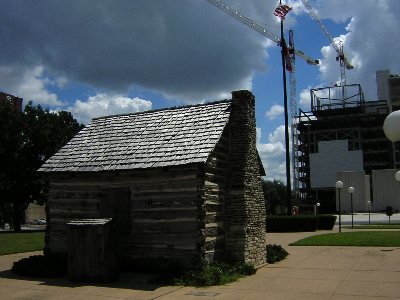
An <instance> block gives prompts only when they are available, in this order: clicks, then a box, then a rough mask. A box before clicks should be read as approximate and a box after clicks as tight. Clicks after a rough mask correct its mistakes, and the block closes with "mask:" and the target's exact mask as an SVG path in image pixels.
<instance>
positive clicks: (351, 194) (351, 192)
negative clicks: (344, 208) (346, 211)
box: [347, 186, 354, 229]
mask: <svg viewBox="0 0 400 300" xmlns="http://www.w3.org/2000/svg"><path fill="white" fill-rule="evenodd" d="M347 191H348V192H349V194H350V209H351V228H352V229H353V215H354V214H353V193H354V188H353V187H352V186H351V187H349V188H348V189H347Z"/></svg>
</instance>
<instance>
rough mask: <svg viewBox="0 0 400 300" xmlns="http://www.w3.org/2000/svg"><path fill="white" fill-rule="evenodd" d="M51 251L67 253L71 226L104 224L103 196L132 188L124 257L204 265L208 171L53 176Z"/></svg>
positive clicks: (121, 241) (122, 238)
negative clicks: (76, 222)
mask: <svg viewBox="0 0 400 300" xmlns="http://www.w3.org/2000/svg"><path fill="white" fill-rule="evenodd" d="M49 179H50V182H51V184H50V192H49V195H48V196H49V197H48V199H49V200H48V203H47V205H48V209H47V210H48V221H49V223H48V228H47V232H46V250H47V251H50V253H66V251H67V234H66V232H67V227H66V223H67V222H68V221H70V220H73V219H80V218H86V219H87V218H101V217H104V216H102V215H101V209H100V207H101V200H100V199H101V197H102V190H104V189H110V188H129V190H130V200H131V202H130V203H131V230H130V232H129V233H127V234H119V235H118V247H117V248H118V252H119V256H128V257H131V258H140V257H157V256H165V257H170V258H173V259H178V260H181V261H182V262H183V264H184V265H196V264H198V263H199V262H200V260H201V259H202V257H201V256H202V255H201V252H202V250H201V249H202V247H203V245H204V242H205V241H204V237H203V236H202V231H201V230H202V229H204V228H203V227H204V226H203V225H202V224H204V222H202V220H203V219H204V216H202V207H203V205H202V204H203V202H204V201H203V195H204V193H203V188H202V185H203V182H204V171H202V170H201V168H199V166H198V165H185V166H180V167H169V168H157V169H144V170H140V171H137V172H133V171H131V172H126V173H123V172H121V173H110V174H105V173H94V174H93V173H92V174H74V175H72V174H70V175H52V176H51V177H50V178H49Z"/></svg>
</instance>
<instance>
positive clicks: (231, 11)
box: [207, 0, 319, 65]
mask: <svg viewBox="0 0 400 300" xmlns="http://www.w3.org/2000/svg"><path fill="white" fill-rule="evenodd" d="M207 1H208V2H209V3H211V4H212V5H214V6H216V7H218V8H219V9H221V10H222V11H223V12H225V13H227V14H228V15H230V16H232V17H234V18H235V19H236V20H238V21H240V22H242V23H243V24H245V25H247V26H249V27H250V28H252V29H254V30H256V31H258V32H259V33H261V34H262V35H263V36H265V37H267V38H269V39H270V40H272V41H273V42H275V43H276V44H277V45H279V46H280V45H281V39H280V38H279V37H277V36H276V35H275V34H273V33H272V32H270V31H269V30H268V29H266V28H265V27H263V26H261V25H259V24H257V23H256V22H255V21H253V20H252V19H249V18H247V17H246V16H245V15H243V14H242V13H240V12H239V11H237V10H234V9H232V8H231V7H229V6H228V5H227V4H225V3H224V2H222V1H219V0H207ZM294 53H295V54H296V55H297V56H298V57H301V58H302V59H304V60H305V61H306V62H307V63H308V64H310V65H318V64H319V60H318V59H313V58H311V57H309V56H307V55H306V54H304V52H302V51H300V50H297V49H294Z"/></svg>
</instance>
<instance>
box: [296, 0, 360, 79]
mask: <svg viewBox="0 0 400 300" xmlns="http://www.w3.org/2000/svg"><path fill="white" fill-rule="evenodd" d="M301 2H303V4H304V6H305V7H306V9H307V11H308V14H309V15H310V17H311V18H312V19H313V20H314V21H315V22H316V23H317V24H318V25H319V27H320V28H321V30H322V32H323V33H324V35H325V36H326V37H327V38H328V40H329V42H330V43H331V45H332V47H333V48H334V49H335V51H336V53H337V56H336V60H337V61H338V62H339V63H340V85H341V86H345V85H346V69H347V70H351V69H353V66H352V65H351V64H350V63H349V61H348V60H347V58H346V57H345V56H344V53H343V43H342V42H340V43H339V45H337V44H336V43H335V41H334V39H333V37H332V35H331V34H330V33H329V31H328V29H327V28H326V27H325V25H324V24H323V23H322V21H321V19H320V18H319V17H318V15H317V13H316V12H315V10H314V9H313V8H312V6H311V4H310V2H309V1H308V0H301Z"/></svg>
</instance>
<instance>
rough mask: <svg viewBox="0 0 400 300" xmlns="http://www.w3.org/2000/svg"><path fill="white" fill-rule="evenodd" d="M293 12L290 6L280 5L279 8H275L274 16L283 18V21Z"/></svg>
mask: <svg viewBox="0 0 400 300" xmlns="http://www.w3.org/2000/svg"><path fill="white" fill-rule="evenodd" d="M291 10H292V8H291V7H290V6H288V5H285V4H278V6H277V7H276V8H275V11H274V15H275V16H277V17H279V18H281V20H284V19H285V17H286V15H287V13H288V12H289V11H291Z"/></svg>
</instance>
